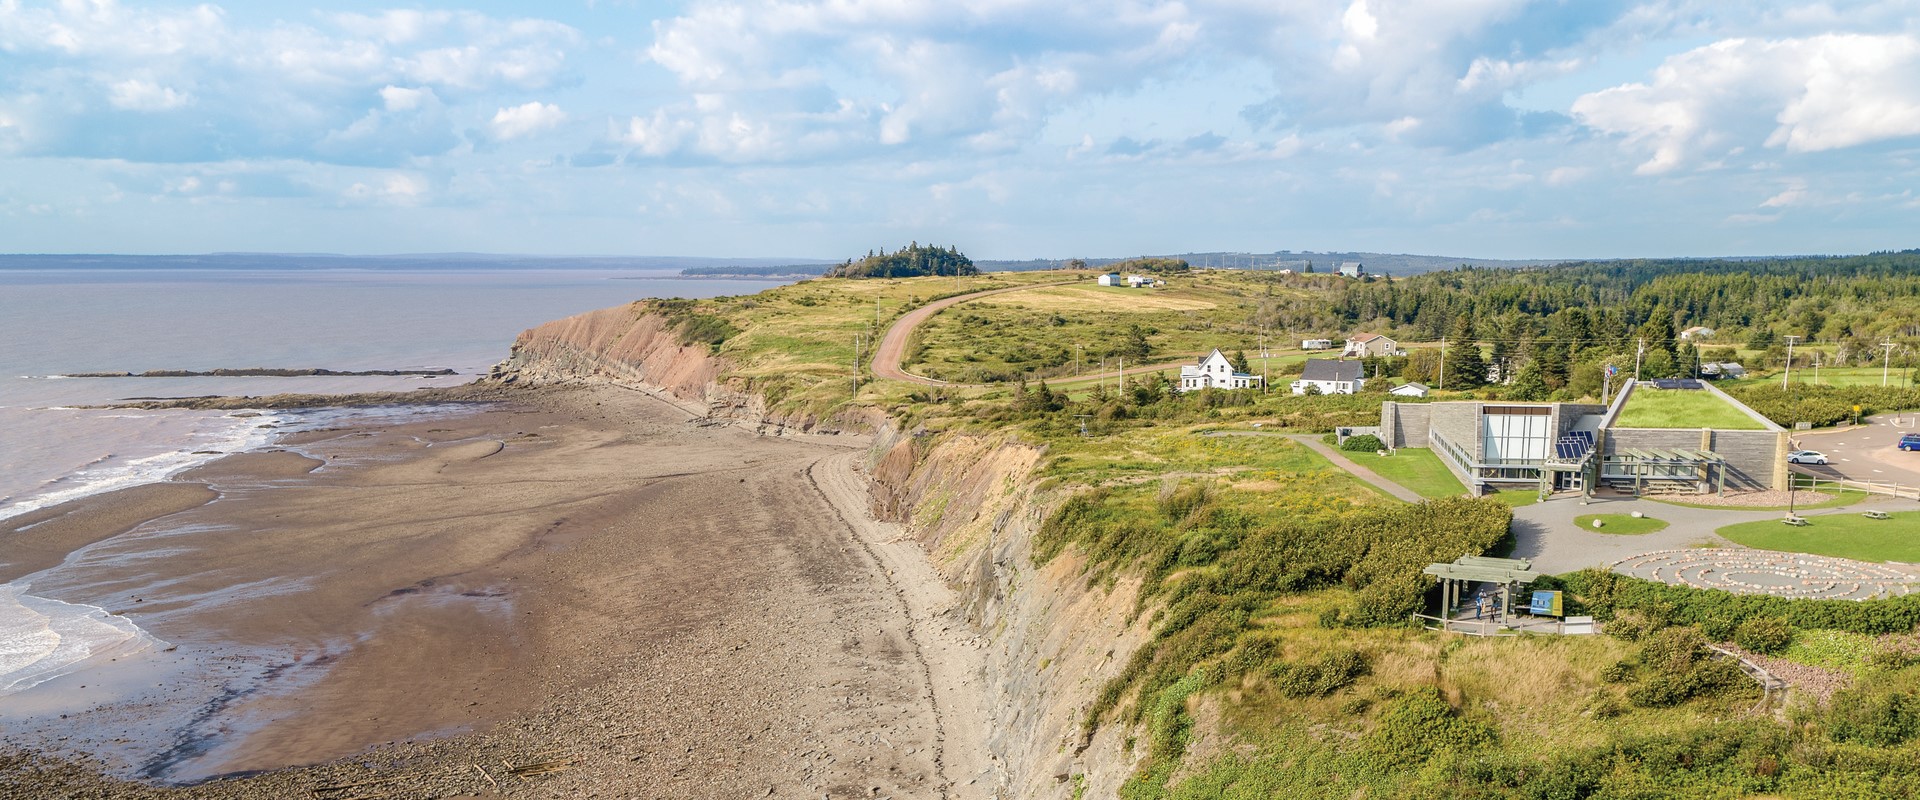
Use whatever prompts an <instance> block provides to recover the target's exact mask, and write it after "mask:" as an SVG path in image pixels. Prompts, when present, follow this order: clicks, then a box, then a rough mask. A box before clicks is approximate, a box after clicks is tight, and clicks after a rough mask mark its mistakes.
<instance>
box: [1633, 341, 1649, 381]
mask: <svg viewBox="0 0 1920 800" xmlns="http://www.w3.org/2000/svg"><path fill="white" fill-rule="evenodd" d="M1638 341H1639V343H1640V344H1639V346H1638V347H1637V348H1635V349H1634V351H1633V380H1634V382H1635V383H1638V382H1639V381H1640V357H1641V356H1644V355H1646V354H1647V340H1646V338H1645V337H1642V338H1640V339H1639V340H1638Z"/></svg>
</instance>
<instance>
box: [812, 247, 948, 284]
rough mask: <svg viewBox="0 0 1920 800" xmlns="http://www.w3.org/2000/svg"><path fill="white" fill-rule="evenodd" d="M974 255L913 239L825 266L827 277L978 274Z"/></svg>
mask: <svg viewBox="0 0 1920 800" xmlns="http://www.w3.org/2000/svg"><path fill="white" fill-rule="evenodd" d="M978 274H980V270H979V268H977V267H975V266H974V265H973V259H970V258H967V257H966V256H964V255H961V253H960V250H959V249H958V248H954V247H947V248H944V249H943V248H939V247H935V246H933V245H924V246H923V245H921V244H920V243H919V242H914V243H912V244H910V245H907V246H906V247H905V248H902V249H900V250H895V251H893V252H891V253H889V252H887V251H886V250H885V249H882V250H880V252H878V253H875V252H873V251H868V252H867V256H866V258H862V259H860V260H858V261H855V260H853V259H847V261H846V263H844V264H840V265H838V266H835V267H833V268H832V269H830V270H827V277H829V278H920V277H926V276H929V275H938V276H943V277H946V276H955V275H978Z"/></svg>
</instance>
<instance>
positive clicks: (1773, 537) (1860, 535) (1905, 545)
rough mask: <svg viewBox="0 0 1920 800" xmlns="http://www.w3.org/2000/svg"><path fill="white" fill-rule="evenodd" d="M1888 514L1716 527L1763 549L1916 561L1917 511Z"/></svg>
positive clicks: (1919, 552) (1919, 541)
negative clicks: (1803, 523)
mask: <svg viewBox="0 0 1920 800" xmlns="http://www.w3.org/2000/svg"><path fill="white" fill-rule="evenodd" d="M1890 516H1891V518H1889V519H1868V518H1866V517H1863V516H1860V515H1859V514H1823V515H1821V516H1817V517H1811V518H1809V519H1808V520H1807V525H1806V526H1805V527H1795V526H1793V525H1783V524H1781V523H1780V521H1779V520H1771V519H1769V520H1761V521H1759V522H1742V523H1739V524H1736V525H1728V526H1726V527H1724V528H1721V529H1720V530H1718V531H1715V532H1716V533H1718V534H1720V535H1721V536H1723V537H1726V538H1727V539H1728V540H1730V541H1733V542H1738V543H1740V544H1744V545H1746V546H1748V547H1758V548H1760V549H1762V550H1783V551H1786V552H1790V553H1811V554H1813V555H1817V556H1834V557H1836V558H1852V559H1857V560H1860V561H1906V562H1915V561H1920V537H1917V536H1914V535H1913V531H1914V525H1915V524H1916V523H1920V511H1906V512H1902V513H1898V514H1893V515H1890Z"/></svg>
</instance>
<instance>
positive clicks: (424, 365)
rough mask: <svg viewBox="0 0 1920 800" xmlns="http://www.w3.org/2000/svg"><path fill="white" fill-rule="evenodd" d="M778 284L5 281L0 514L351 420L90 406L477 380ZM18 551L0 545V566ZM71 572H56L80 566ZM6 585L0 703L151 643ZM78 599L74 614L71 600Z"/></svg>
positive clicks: (261, 275) (198, 277) (165, 275)
mask: <svg viewBox="0 0 1920 800" xmlns="http://www.w3.org/2000/svg"><path fill="white" fill-rule="evenodd" d="M773 285H777V283H776V282H765V281H733V280H681V279H675V278H670V277H667V276H666V275H665V274H662V273H657V272H656V273H646V272H639V271H599V270H595V271H561V270H529V271H507V270H486V269H475V270H438V269H437V270H431V271H413V272H407V271H390V270H292V269H259V270H244V269H217V270H188V269H154V270H138V269H130V270H122V269H111V270H109V269H79V270H17V269H0V519H4V518H8V517H13V516H17V515H20V514H24V513H28V512H31V511H33V510H36V509H40V508H44V507H47V506H51V505H55V504H58V503H61V502H65V501H68V500H72V499H75V498H78V497H83V496H86V495H89V494H94V493H99V492H104V491H111V490H114V489H120V488H125V487H129V486H136V485H140V484H143V483H148V482H153V481H158V480H164V479H166V478H167V477H168V476H171V475H173V474H175V473H178V472H180V471H181V470H184V469H188V468H190V467H194V466H197V465H199V464H203V463H205V462H207V461H209V460H211V459H214V458H218V457H219V456H220V455H222V454H226V453H232V452H239V451H245V450H251V449H257V448H260V447H263V446H266V445H268V444H270V443H272V441H273V440H274V437H276V436H278V435H281V434H284V433H287V432H290V431H294V430H300V429H304V428H311V427H324V426H326V425H330V424H338V423H339V422H341V421H344V420H343V417H352V418H359V417H367V416H376V415H389V416H396V415H397V416H407V415H412V414H418V413H431V412H426V411H423V410H421V409H418V408H395V409H341V410H312V411H292V412H288V411H281V412H271V413H262V412H243V411H242V412H209V411H129V410H123V409H87V408H80V406H88V405H98V404H103V403H109V402H112V401H114V400H117V399H123V398H130V397H191V396H199V395H251V396H263V395H270V394H280V393H285V392H322V393H336V392H364V391H388V390H403V389H410V388H417V387H423V386H451V385H458V384H460V383H465V382H467V381H470V380H472V379H473V377H474V376H475V375H477V374H480V373H484V372H485V371H486V370H487V369H488V368H489V367H490V366H492V365H493V364H495V363H497V362H499V361H500V360H502V359H504V358H505V357H506V356H507V353H508V348H509V347H510V346H511V345H512V343H513V340H514V337H515V336H517V335H518V334H519V333H520V332H521V331H522V330H525V329H526V328H529V327H532V326H534V325H536V324H539V323H541V322H545V321H547V320H551V319H557V318H560V317H564V316H567V315H570V314H575V313H579V312H582V311H588V310H592V309H596V308H604V307H607V306H613V305H618V304H621V303H625V302H629V301H632V300H637V299H641V298H646V297H715V296H721V295H734V294H752V293H754V292H758V291H760V290H761V289H764V288H767V287H769V286H773ZM248 367H278V368H326V369H334V370H396V369H398V370H412V369H441V368H450V369H453V370H456V371H457V372H459V373H460V374H459V375H456V376H448V377H299V378H268V377H258V378H60V377H55V376H59V375H64V374H70V373H81V372H109V371H126V372H141V371H146V370H161V369H178V370H201V371H204V370H211V369H218V368H248ZM5 552H6V542H5V541H4V540H0V562H4V561H5V558H6V556H5ZM83 568H84V562H83V561H80V562H76V563H72V564H68V565H62V566H61V567H56V568H54V569H55V570H61V569H83ZM32 578H33V576H28V577H27V578H24V579H22V580H19V581H15V582H14V583H11V584H4V585H0V699H4V697H5V696H6V695H7V694H9V693H15V692H20V691H23V690H25V689H27V688H29V687H31V686H33V685H35V684H38V683H41V682H44V681H47V680H50V679H52V678H55V677H58V676H60V675H63V674H67V673H70V672H72V671H74V670H76V669H79V668H83V667H85V666H87V665H89V664H92V663H96V662H98V661H100V660H101V659H102V658H106V657H119V656H123V655H127V654H131V653H135V652H139V651H140V650H141V649H147V648H152V647H153V646H155V644H157V640H155V639H153V637H151V636H149V635H147V634H146V633H144V632H143V631H141V630H140V629H138V628H137V627H135V626H134V625H133V624H132V623H131V622H129V621H127V620H126V619H125V618H122V617H118V616H114V615H112V614H109V613H107V612H105V611H103V610H101V609H99V608H97V607H94V606H90V605H86V604H85V602H84V598H55V597H43V596H36V595H33V594H30V593H29V591H30V586H31V583H32ZM69 601H71V602H69Z"/></svg>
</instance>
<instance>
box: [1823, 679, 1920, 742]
mask: <svg viewBox="0 0 1920 800" xmlns="http://www.w3.org/2000/svg"><path fill="white" fill-rule="evenodd" d="M1827 731H1828V734H1829V735H1830V736H1832V737H1833V740H1834V741H1836V742H1853V743H1857V744H1864V745H1869V746H1873V747H1892V746H1894V745H1898V744H1905V743H1906V742H1909V741H1912V740H1913V739H1914V738H1915V736H1916V735H1920V697H1916V696H1914V695H1913V694H1911V693H1908V692H1903V691H1887V690H1886V689H1884V688H1881V687H1877V686H1870V685H1869V686H1855V687H1852V688H1849V689H1845V690H1842V691H1840V692H1837V693H1835V694H1834V696H1833V701H1832V702H1831V704H1830V705H1829V710H1828V712H1827Z"/></svg>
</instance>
